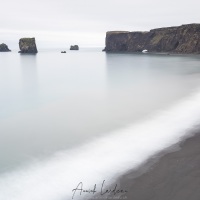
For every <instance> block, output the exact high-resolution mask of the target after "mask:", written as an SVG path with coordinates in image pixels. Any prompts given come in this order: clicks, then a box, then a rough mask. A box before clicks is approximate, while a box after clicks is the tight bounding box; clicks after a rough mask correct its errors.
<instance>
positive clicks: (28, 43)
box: [19, 38, 38, 53]
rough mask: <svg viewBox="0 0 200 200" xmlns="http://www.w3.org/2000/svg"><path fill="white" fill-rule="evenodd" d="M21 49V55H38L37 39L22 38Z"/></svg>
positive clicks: (20, 41)
mask: <svg viewBox="0 0 200 200" xmlns="http://www.w3.org/2000/svg"><path fill="white" fill-rule="evenodd" d="M19 49H20V51H19V53H38V50H37V46H36V42H35V38H21V39H20V40H19Z"/></svg>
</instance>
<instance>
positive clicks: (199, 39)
mask: <svg viewBox="0 0 200 200" xmlns="http://www.w3.org/2000/svg"><path fill="white" fill-rule="evenodd" d="M143 50H147V51H148V52H168V53H183V54H190V53H197V54H198V53H200V24H187V25H182V26H177V27H167V28H159V29H153V30H150V31H149V32H127V31H110V32H107V33H106V47H105V51H106V52H120V51H122V52H142V51H143Z"/></svg>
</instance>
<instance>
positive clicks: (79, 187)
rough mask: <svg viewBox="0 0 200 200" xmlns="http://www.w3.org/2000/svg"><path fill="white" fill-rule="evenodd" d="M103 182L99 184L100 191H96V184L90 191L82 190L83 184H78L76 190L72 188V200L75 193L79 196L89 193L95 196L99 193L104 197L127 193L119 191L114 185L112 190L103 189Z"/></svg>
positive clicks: (122, 190)
mask: <svg viewBox="0 0 200 200" xmlns="http://www.w3.org/2000/svg"><path fill="white" fill-rule="evenodd" d="M104 185H105V180H104V181H103V182H102V184H101V189H100V191H98V190H97V184H95V185H94V187H93V188H92V189H84V188H83V182H80V183H79V184H78V185H77V187H76V188H74V189H73V190H72V193H73V194H72V199H74V197H75V194H76V193H79V195H82V194H83V193H89V194H93V195H94V194H95V193H97V192H98V193H100V195H105V194H113V195H116V194H125V193H127V192H128V191H127V190H124V189H119V188H118V187H117V184H116V185H115V187H114V188H112V189H110V188H109V189H105V186H104Z"/></svg>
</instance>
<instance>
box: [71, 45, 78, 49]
mask: <svg viewBox="0 0 200 200" xmlns="http://www.w3.org/2000/svg"><path fill="white" fill-rule="evenodd" d="M70 50H79V46H78V45H71V46H70Z"/></svg>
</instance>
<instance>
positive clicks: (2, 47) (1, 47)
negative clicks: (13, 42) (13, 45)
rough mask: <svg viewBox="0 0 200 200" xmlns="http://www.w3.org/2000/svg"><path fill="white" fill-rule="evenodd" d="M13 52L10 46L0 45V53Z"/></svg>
mask: <svg viewBox="0 0 200 200" xmlns="http://www.w3.org/2000/svg"><path fill="white" fill-rule="evenodd" d="M9 51H11V50H10V49H9V48H8V46H7V45H6V44H4V43H2V44H0V52H9Z"/></svg>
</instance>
